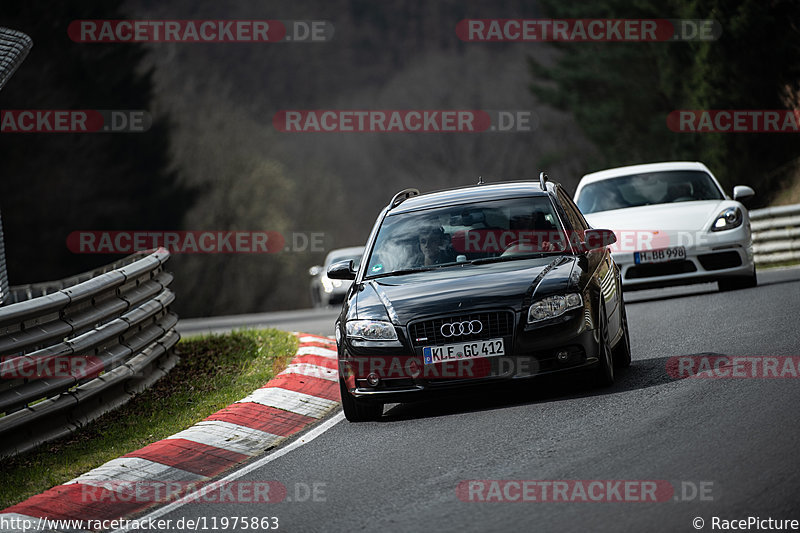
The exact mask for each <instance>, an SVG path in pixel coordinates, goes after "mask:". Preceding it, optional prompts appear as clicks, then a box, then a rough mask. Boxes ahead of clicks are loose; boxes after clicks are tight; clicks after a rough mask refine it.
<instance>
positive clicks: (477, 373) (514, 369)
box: [327, 173, 631, 422]
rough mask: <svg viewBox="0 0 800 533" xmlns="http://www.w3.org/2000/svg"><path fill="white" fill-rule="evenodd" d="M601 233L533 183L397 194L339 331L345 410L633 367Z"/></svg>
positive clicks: (343, 274)
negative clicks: (499, 384) (560, 374)
mask: <svg viewBox="0 0 800 533" xmlns="http://www.w3.org/2000/svg"><path fill="white" fill-rule="evenodd" d="M615 241H616V238H615V236H614V234H613V233H612V232H611V231H609V230H603V229H593V228H591V227H590V226H589V225H588V223H587V222H586V220H585V219H584V217H583V215H582V214H581V213H580V211H579V210H578V208H577V207H576V206H575V204H574V202H573V201H572V199H571V198H570V196H569V194H567V192H566V191H565V190H564V189H563V188H562V187H561V186H560V185H559V184H557V183H554V182H549V181H547V177H546V175H544V173H542V174H541V175H540V178H539V180H538V181H515V182H504V183H493V184H479V185H475V186H469V187H461V188H456V189H449V190H443V191H437V192H431V193H426V194H420V193H419V191H418V190H416V189H406V190H404V191H401V192H399V193H397V194H396V195H395V196H394V197H393V198H392V200H391V201H390V202H389V204H388V205H387V206H386V207H385V208H384V209H383V210H382V211H381V213H380V215H379V216H378V219H377V221H376V222H375V225H374V227H373V229H372V232H371V234H370V236H369V239H368V241H367V244H366V248H365V251H364V256H363V258H362V260H361V263H360V266H359V267H358V269H357V270H356V269H354V268H353V262H352V261H342V262H339V263H335V264H333V265H331V266H330V267H329V269H328V273H327V274H328V277H329V278H331V279H341V280H352V281H353V283H352V285H351V287H350V289H349V290H348V292H347V294H346V296H345V301H344V304H343V306H342V311H341V314H340V315H339V318H338V319H337V322H336V341H337V345H338V361H339V376H340V377H339V381H340V386H341V395H342V406H343V409H344V414H345V416H346V417H347V419H348V420H350V421H353V422H356V421H365V420H375V419H377V418H379V417H380V416H382V414H383V406H384V404H386V403H398V402H409V401H414V400H419V399H423V398H426V397H430V396H431V395H441V394H447V393H448V392H451V391H454V390H455V389H460V388H464V387H478V386H480V385H481V384H486V383H494V382H497V381H498V380H515V379H524V378H531V377H534V376H537V375H541V374H546V373H552V372H562V371H574V370H578V369H585V370H586V372H591V373H592V374H593V375H594V377H595V378H596V380H597V383H598V385H601V386H608V385H611V384H612V383H613V381H614V367H615V366H617V367H620V366H627V365H629V364H630V362H631V353H630V340H629V335H628V325H627V319H626V315H625V306H624V303H623V300H622V293H621V288H622V285H621V282H620V275H619V269H618V268H617V266H616V264H615V263H614V261H613V260H612V259H611V254H610V251H609V249H608V247H609V245H611V244H613V243H614V242H615Z"/></svg>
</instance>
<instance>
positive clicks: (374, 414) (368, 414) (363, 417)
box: [339, 378, 383, 422]
mask: <svg viewBox="0 0 800 533" xmlns="http://www.w3.org/2000/svg"><path fill="white" fill-rule="evenodd" d="M339 392H340V394H341V396H342V410H343V411H344V417H345V418H346V419H347V420H349V421H350V422H369V421H372V420H378V419H379V418H380V417H381V416H383V404H382V403H380V402H367V401H364V400H359V399H357V398H353V396H352V395H351V394H350V391H348V390H347V386H345V384H344V380H343V379H342V378H339Z"/></svg>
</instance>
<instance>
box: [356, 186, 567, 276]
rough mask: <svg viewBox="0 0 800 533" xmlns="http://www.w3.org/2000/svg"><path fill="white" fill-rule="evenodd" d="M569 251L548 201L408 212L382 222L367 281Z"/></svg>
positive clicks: (518, 200) (511, 201)
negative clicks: (382, 277)
mask: <svg viewBox="0 0 800 533" xmlns="http://www.w3.org/2000/svg"><path fill="white" fill-rule="evenodd" d="M565 248H566V241H565V238H564V233H563V231H562V226H561V223H560V221H559V219H558V217H557V216H556V213H555V211H554V209H553V205H552V203H551V202H550V199H549V198H548V197H546V196H534V197H527V198H511V199H505V200H492V201H486V202H475V203H470V204H460V205H452V206H448V207H441V208H435V209H425V210H420V211H410V212H405V213H398V214H390V215H388V216H387V217H386V218H385V219H384V220H383V223H382V224H381V228H380V230H379V232H378V236H377V238H376V240H375V246H374V247H373V249H372V253H371V255H370V258H369V262H368V264H367V272H366V275H365V278H366V279H369V278H374V277H381V276H387V275H399V274H401V273H406V272H416V271H425V270H432V269H436V268H441V267H446V266H454V265H459V264H463V263H470V262H473V261H474V262H480V263H485V262H492V261H506V260H511V259H520V258H525V257H529V256H532V255H541V254H546V253H560V252H563V251H564V249H565Z"/></svg>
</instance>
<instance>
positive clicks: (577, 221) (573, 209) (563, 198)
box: [558, 188, 589, 236]
mask: <svg viewBox="0 0 800 533" xmlns="http://www.w3.org/2000/svg"><path fill="white" fill-rule="evenodd" d="M558 200H559V201H560V202H561V206H562V207H563V208H564V211H565V213H566V215H567V219H568V220H569V225H570V226H572V229H574V230H575V231H577V232H579V233H580V234H581V236H582V235H583V232H584V231H586V230H587V229H589V223H588V222H586V219H585V218H583V215H582V214H581V212H580V210H579V209H578V207H577V206H576V205H575V203H574V202H573V201H572V198H570V197H569V195H568V194H567V193H566V192H565V191H564V189H561V188H559V189H558Z"/></svg>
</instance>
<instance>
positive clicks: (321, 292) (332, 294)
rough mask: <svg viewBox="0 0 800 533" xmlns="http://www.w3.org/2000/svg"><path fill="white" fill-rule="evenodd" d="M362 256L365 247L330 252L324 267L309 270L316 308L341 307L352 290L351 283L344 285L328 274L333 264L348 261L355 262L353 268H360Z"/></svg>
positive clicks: (312, 299)
mask: <svg viewBox="0 0 800 533" xmlns="http://www.w3.org/2000/svg"><path fill="white" fill-rule="evenodd" d="M362 255H364V247H363V246H353V247H350V248H338V249H336V250H331V251H330V252H328V255H327V256H325V264H324V265H322V266H319V265H317V266H313V267H311V268H309V269H308V273H309V274H310V275H311V286H310V289H311V303H312V304H313V305H314V307H327V306H330V305H339V304H341V303H342V302H343V301H344V294H345V293H346V292H347V289H349V288H350V282H347V283H344V282H343V281H342V280H338V279H330V278H328V276H327V274H326V272H327V271H328V267H329V266H330V265H331V264H333V263H337V262H339V261H346V260H348V259H352V260H353V268H358V265H360V264H361V256H362Z"/></svg>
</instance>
